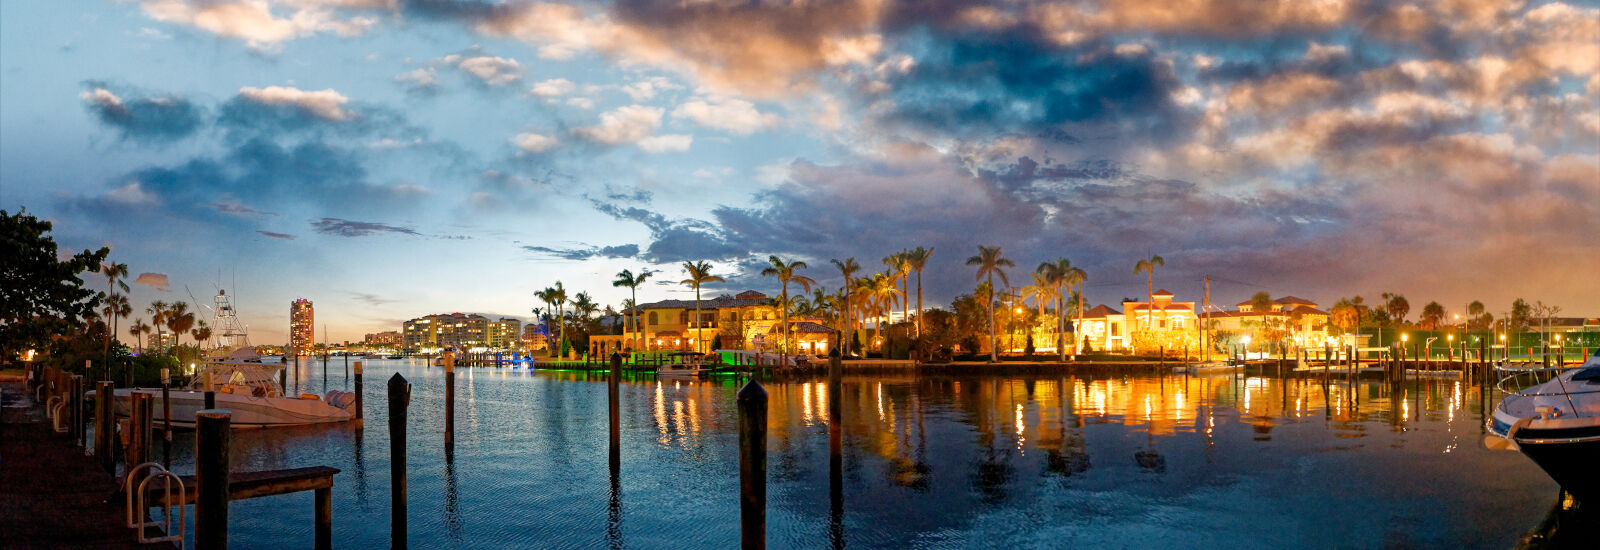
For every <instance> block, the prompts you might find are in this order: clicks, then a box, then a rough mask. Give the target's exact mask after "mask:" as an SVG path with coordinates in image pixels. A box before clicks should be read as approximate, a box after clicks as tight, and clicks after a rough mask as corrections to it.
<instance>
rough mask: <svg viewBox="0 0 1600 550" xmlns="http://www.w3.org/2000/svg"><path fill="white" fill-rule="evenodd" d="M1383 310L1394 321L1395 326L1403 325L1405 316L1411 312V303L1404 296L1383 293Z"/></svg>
mask: <svg viewBox="0 0 1600 550" xmlns="http://www.w3.org/2000/svg"><path fill="white" fill-rule="evenodd" d="M1383 300H1384V309H1386V310H1388V312H1389V318H1391V319H1394V322H1395V324H1396V325H1401V324H1405V322H1406V314H1407V313H1410V312H1411V302H1409V301H1406V297H1405V296H1401V295H1399V294H1395V293H1391V292H1385V293H1383Z"/></svg>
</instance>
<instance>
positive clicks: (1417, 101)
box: [0, 0, 1600, 343]
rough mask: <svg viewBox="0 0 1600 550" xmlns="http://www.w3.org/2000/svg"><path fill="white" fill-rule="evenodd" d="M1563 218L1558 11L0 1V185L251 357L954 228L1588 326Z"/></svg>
mask: <svg viewBox="0 0 1600 550" xmlns="http://www.w3.org/2000/svg"><path fill="white" fill-rule="evenodd" d="M1597 205H1600V9H1597V8H1596V6H1595V3H1593V2H1575V3H1562V2H1516V1H1486V2H1449V1H1440V2H1419V3H1415V4H1410V3H1378V2H1364V1H1359V0H1329V1H1327V2H1289V3H1260V4H1245V3H1234V2H1224V1H1220V0H1188V1H1184V2H1171V1H1165V2H1158V1H1155V0H1127V1H1109V0H1108V1H1101V2H1032V1H1022V2H997V3H992V4H986V3H977V2H946V1H922V2H894V1H889V0H881V1H879V0H874V1H867V0H829V1H817V2H793V3H790V2H776V3H759V2H758V3H748V2H723V1H717V0H708V1H703V2H670V3H658V2H641V1H627V0H619V1H615V2H608V3H598V4H588V3H563V2H549V3H539V2H520V1H508V2H449V1H443V0H432V1H400V0H286V1H271V2H268V1H238V2H200V1H186V0H145V1H129V2H104V3H100V2H85V3H71V4H67V5H63V4H60V3H53V2H36V1H19V2H6V3H4V4H0V207H3V208H6V209H8V210H15V209H16V208H18V207H21V206H26V207H27V208H28V210H29V211H30V212H32V213H34V214H37V215H40V216H43V217H47V218H49V219H51V220H53V221H55V222H56V224H57V225H56V236H57V240H58V242H60V243H62V244H63V245H64V246H67V247H74V248H83V247H96V246H102V245H106V246H111V247H112V248H113V249H114V253H113V258H115V259H116V260H117V261H121V262H124V263H127V264H129V266H130V268H131V270H132V272H133V273H134V274H135V275H138V274H142V273H153V274H162V275H166V276H167V280H168V281H169V286H168V287H167V288H166V289H165V290H162V289H160V288H157V287H154V286H150V285H139V286H137V289H136V291H135V293H134V303H135V305H136V307H137V308H139V309H142V308H143V307H144V305H146V304H147V303H148V302H149V301H150V300H154V299H166V300H173V299H187V298H188V292H186V291H185V287H187V288H188V291H192V292H193V293H194V294H195V295H196V296H197V297H200V298H202V299H203V300H204V299H207V298H206V297H207V296H209V295H210V294H211V292H212V287H213V285H214V284H216V283H217V282H218V281H219V280H220V281H221V282H222V284H223V286H228V287H230V289H231V290H233V291H234V292H236V293H237V294H238V296H239V300H240V306H241V308H240V309H241V313H242V315H243V316H244V317H245V318H246V320H247V321H248V322H249V323H250V325H251V332H252V334H253V335H254V337H255V339H256V341H258V342H263V343H265V342H276V341H279V340H281V339H282V338H283V334H284V327H286V325H287V312H288V302H289V301H291V300H293V299H295V298H299V297H305V298H309V299H312V300H314V301H315V302H316V304H317V311H318V322H319V323H326V324H327V325H328V326H329V330H330V332H331V333H332V335H333V337H334V339H336V340H342V339H354V338H359V337H360V335H361V334H362V333H365V332H373V331H377V330H387V329H394V328H396V327H398V325H399V322H400V321H402V320H404V319H407V318H411V317H416V316H420V315H424V314H427V313H435V312H443V311H473V312H483V313H488V314H500V315H512V316H521V317H527V316H528V309H529V308H531V307H533V306H534V305H536V304H535V300H534V299H533V297H532V292H533V291H535V290H537V289H540V288H543V287H545V286H549V285H550V284H552V283H554V282H555V281H557V280H560V281H562V282H563V283H564V284H565V285H566V286H567V287H568V288H569V289H574V290H587V291H589V292H590V293H591V294H593V295H594V296H596V298H597V300H598V301H600V302H601V303H605V304H616V303H618V302H620V300H621V299H622V298H623V297H624V295H623V294H622V293H621V292H619V291H618V290H617V289H614V288H612V287H611V286H610V281H611V279H612V278H613V277H612V275H613V274H615V273H616V272H617V271H618V270H620V269H624V268H631V269H634V270H635V271H637V270H639V269H641V268H646V269H655V270H660V271H662V273H661V274H660V275H658V276H657V280H658V281H660V282H662V283H672V282H675V281H677V280H679V279H681V278H682V277H681V270H680V269H679V268H677V267H676V266H677V265H678V264H680V263H681V262H682V261H684V260H708V261H711V262H713V263H714V264H716V265H717V266H718V269H717V271H718V272H720V273H722V274H724V275H726V276H728V277H729V278H730V283H729V284H727V285H725V286H724V287H723V288H720V289H713V290H712V291H711V293H712V294H715V293H719V292H722V291H727V292H730V293H731V292H737V291H739V290H742V289H744V288H760V289H763V290H775V286H776V285H775V284H773V283H772V282H771V281H763V280H761V279H760V278H759V277H758V276H757V275H756V270H758V268H757V267H755V266H756V265H757V264H758V263H759V262H761V261H763V259H764V258H765V257H766V256H767V255H768V254H779V255H781V256H784V257H785V258H790V259H802V260H806V261H808V262H810V263H811V265H812V269H811V272H812V273H811V274H812V275H813V276H814V277H817V278H818V279H819V280H821V281H822V282H823V283H824V284H825V285H826V286H828V287H829V288H835V287H837V285H838V279H837V274H836V273H835V272H834V270H832V269H831V267H830V266H828V263H827V261H828V259H830V258H843V257H847V256H854V257H856V258H857V259H858V261H860V262H861V263H862V264H863V265H865V266H867V267H868V268H871V269H876V268H877V267H878V265H879V263H878V261H877V260H878V259H879V258H881V257H883V256H884V255H887V254H889V253H892V252H895V251H898V250H901V249H903V248H908V247H916V246H928V247H933V248H935V255H934V260H933V261H932V262H931V263H930V268H929V270H928V272H927V273H926V275H925V278H926V281H925V286H926V287H927V288H926V291H925V294H926V295H927V298H928V299H929V301H930V302H931V303H934V304H941V303H948V301H949V299H950V298H952V297H953V296H954V295H956V294H958V293H961V292H965V291H968V290H970V288H971V285H972V275H971V270H970V268H967V267H965V266H963V265H962V261H963V260H965V258H966V257H968V256H970V255H972V254H973V253H974V252H975V249H976V246H977V245H979V244H985V245H998V246H1001V247H1003V248H1004V249H1005V251H1006V253H1007V255H1008V256H1010V257H1012V258H1014V259H1015V260H1016V261H1017V263H1018V265H1019V267H1018V269H1017V272H1016V273H1015V274H1014V278H1013V282H1015V283H1017V284H1019V285H1020V284H1025V282H1026V279H1027V277H1026V274H1025V273H1024V272H1025V271H1028V270H1030V268H1031V267H1032V266H1034V265H1037V264H1038V263H1039V262H1042V261H1046V260H1053V259H1054V258H1057V257H1067V258H1069V259H1071V260H1072V261H1073V262H1074V263H1075V264H1077V265H1080V266H1082V267H1084V268H1085V269H1086V270H1088V272H1089V274H1090V283H1089V287H1088V289H1087V290H1088V291H1089V292H1090V299H1091V300H1092V301H1094V302H1096V303H1099V302H1112V301H1115V300H1118V299H1120V298H1121V297H1124V296H1136V295H1139V294H1142V293H1143V292H1142V291H1143V287H1144V284H1143V283H1144V281H1143V278H1142V277H1140V276H1136V275H1134V274H1133V272H1132V266H1133V264H1134V262H1135V261H1137V260H1138V259H1140V258H1145V257H1148V256H1150V255H1151V254H1160V255H1162V256H1164V257H1165V258H1166V260H1167V267H1166V268H1164V269H1163V270H1161V271H1158V272H1157V280H1156V285H1157V286H1161V287H1165V288H1168V289H1170V290H1173V291H1174V292H1176V293H1178V294H1179V296H1180V299H1197V297H1198V296H1197V294H1198V293H1199V290H1200V279H1201V277H1203V276H1205V275H1211V276H1213V277H1215V278H1217V282H1216V283H1215V284H1214V285H1213V298H1214V300H1215V301H1217V302H1219V303H1225V304H1231V303H1234V302H1237V301H1240V300H1243V299H1245V298H1247V297H1248V296H1249V294H1250V293H1252V292H1254V291H1256V290H1267V291H1269V292H1271V293H1272V294H1273V295H1275V296H1277V295H1285V294H1294V295H1297V296H1302V297H1306V298H1311V299H1313V300H1317V301H1320V302H1322V303H1324V304H1330V303H1332V302H1333V301H1334V300H1336V299H1337V298H1339V297H1343V296H1350V295H1357V294H1359V295H1363V296H1366V297H1367V298H1368V299H1369V300H1373V299H1375V298H1376V295H1377V294H1378V293H1380V292H1385V291H1393V292H1400V293H1403V294H1405V295H1406V296H1407V297H1408V298H1409V299H1410V301H1411V303H1412V310H1413V311H1418V310H1420V309H1421V306H1422V305H1423V304H1425V303H1426V302H1428V301H1430V300H1437V301H1439V302H1440V303H1442V304H1444V305H1445V306H1446V308H1447V309H1449V310H1450V311H1459V310H1461V309H1462V308H1463V306H1464V304H1465V303H1466V302H1468V301H1470V300H1473V299H1479V300H1483V301H1484V302H1485V303H1487V304H1488V305H1489V306H1490V309H1491V311H1500V310H1504V309H1506V308H1507V307H1508V305H1509V303H1510V301H1511V300H1512V299H1514V298H1517V297H1522V298H1526V299H1528V300H1530V301H1532V300H1543V301H1545V302H1546V303H1554V304H1558V305H1561V306H1563V312H1564V313H1565V314H1572V315H1584V314H1588V315H1594V314H1597V313H1600V297H1597V294H1596V293H1595V292H1593V289H1592V277H1586V276H1584V275H1583V274H1584V273H1594V272H1596V270H1597V269H1600V244H1597V242H1600V237H1596V236H1597V235H1600V212H1597V209H1600V206H1597ZM219 274H220V275H219ZM235 279H236V280H237V283H236V284H235V283H234V281H235ZM147 280H149V279H147ZM1586 283H1587V284H1586ZM101 284H103V283H101ZM688 294H689V293H688V291H687V290H686V289H684V288H682V287H679V286H678V285H675V284H660V285H651V288H649V289H648V290H646V291H645V292H644V293H642V295H641V299H642V300H653V299H658V298H681V297H685V296H686V295H688ZM1413 317H1414V315H1413Z"/></svg>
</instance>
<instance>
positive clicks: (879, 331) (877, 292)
mask: <svg viewBox="0 0 1600 550" xmlns="http://www.w3.org/2000/svg"><path fill="white" fill-rule="evenodd" d="M860 284H861V287H860V288H858V289H857V290H858V291H860V292H861V294H862V297H863V299H864V300H863V301H864V302H865V303H864V304H863V305H864V306H865V309H866V311H867V313H868V314H869V315H875V316H879V320H878V322H877V324H875V325H873V340H875V341H876V340H881V339H883V325H884V321H885V320H887V319H888V316H889V313H890V312H893V311H894V304H895V298H896V297H897V296H898V297H905V293H904V292H902V291H901V290H900V289H899V288H896V287H895V284H894V277H893V276H891V275H890V274H888V273H873V274H872V276H871V277H868V278H864V279H861V280H860ZM868 347H869V348H870V347H871V346H868ZM880 351H882V350H880Z"/></svg>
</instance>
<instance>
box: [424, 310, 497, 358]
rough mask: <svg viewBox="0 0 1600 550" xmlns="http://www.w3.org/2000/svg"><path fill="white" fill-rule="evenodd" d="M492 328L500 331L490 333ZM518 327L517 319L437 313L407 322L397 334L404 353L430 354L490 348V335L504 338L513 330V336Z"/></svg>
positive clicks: (493, 330)
mask: <svg viewBox="0 0 1600 550" xmlns="http://www.w3.org/2000/svg"><path fill="white" fill-rule="evenodd" d="M491 325H498V326H499V328H498V329H491V328H490V327H491ZM520 326H521V321H518V320H516V319H507V318H502V319H500V321H490V320H489V318H488V317H484V316H482V315H478V314H475V313H471V314H469V313H448V314H447V313H439V314H434V315H429V316H426V317H418V318H416V319H412V320H410V321H406V322H405V324H404V325H402V327H401V331H400V332H401V338H402V339H403V346H404V347H405V350H406V351H411V352H423V353H431V352H436V351H438V350H441V349H444V348H456V349H458V350H463V351H467V350H474V349H477V350H483V349H488V348H492V347H494V346H493V345H492V344H491V343H490V336H491V334H492V333H496V332H498V333H499V334H500V336H496V338H504V334H506V332H505V331H506V328H507V327H516V328H512V329H511V332H510V334H513V335H514V334H516V329H517V328H520ZM497 341H498V340H497Z"/></svg>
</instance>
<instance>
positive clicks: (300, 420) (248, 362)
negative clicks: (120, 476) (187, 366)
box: [91, 348, 355, 428]
mask: <svg viewBox="0 0 1600 550" xmlns="http://www.w3.org/2000/svg"><path fill="white" fill-rule="evenodd" d="M252 356H254V352H253V351H250V350H249V348H240V350H238V351H235V352H234V355H233V356H232V357H230V358H229V359H228V360H225V361H208V362H205V363H201V365H200V366H199V368H198V370H196V371H195V376H194V380H193V382H192V383H191V384H190V385H189V387H187V388H182V389H171V390H168V392H167V393H168V395H169V398H170V399H171V403H170V408H171V410H172V425H174V426H179V427H184V428H190V427H194V417H195V413H196V412H199V411H201V410H203V409H205V408H206V407H205V390H206V387H207V384H208V380H209V381H210V382H209V383H210V385H211V388H212V389H213V392H212V399H213V400H214V401H215V408H217V409H226V410H228V411H229V412H231V413H232V417H231V419H230V421H231V423H232V426H233V427H234V428H273V427H280V426H302V425H306V424H321V423H327V422H344V421H346V420H349V419H350V417H351V413H350V411H349V410H348V409H349V408H350V407H352V406H354V404H355V394H352V393H348V392H343V391H339V390H334V391H330V392H328V394H327V395H326V396H322V397H318V396H317V395H316V394H309V393H306V394H301V395H298V396H291V395H284V394H283V388H280V387H278V383H277V380H276V375H277V374H278V371H280V370H282V369H283V368H284V367H283V366H281V365H274V364H270V363H261V362H259V360H258V359H259V358H254V359H256V360H252ZM208 373H209V375H210V376H209V377H208V376H207V374H208ZM91 393H92V392H91ZM134 393H145V394H150V395H152V396H153V401H152V406H151V408H152V410H153V412H154V414H153V416H152V418H154V423H155V424H162V423H164V422H165V421H166V416H165V411H166V407H163V404H162V403H161V388H124V389H119V390H115V394H114V395H115V399H114V400H113V402H112V403H113V407H114V408H115V409H116V413H117V416H129V413H130V412H131V405H130V403H131V401H132V397H131V396H132V394H134Z"/></svg>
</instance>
